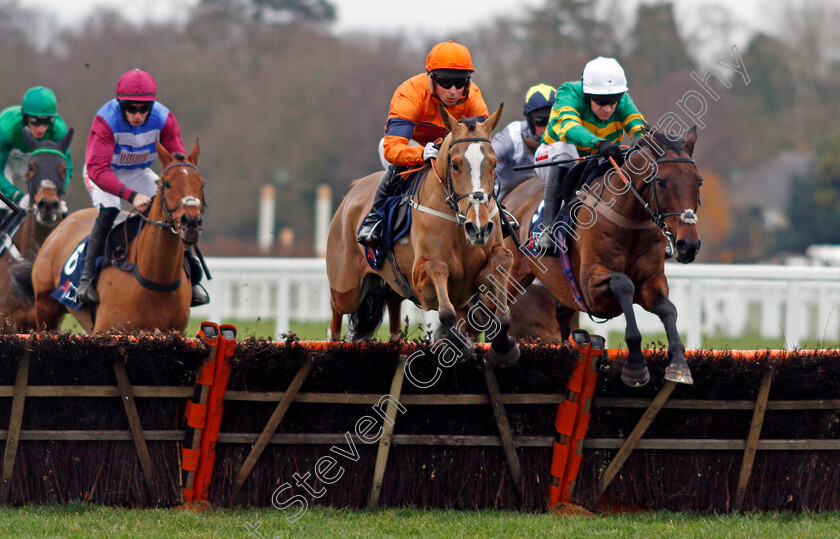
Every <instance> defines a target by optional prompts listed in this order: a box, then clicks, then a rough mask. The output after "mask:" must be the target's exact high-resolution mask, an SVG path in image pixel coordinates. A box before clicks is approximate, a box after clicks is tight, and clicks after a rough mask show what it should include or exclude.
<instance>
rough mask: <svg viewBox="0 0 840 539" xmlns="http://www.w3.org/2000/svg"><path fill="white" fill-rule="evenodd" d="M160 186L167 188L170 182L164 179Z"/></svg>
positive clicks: (170, 185)
mask: <svg viewBox="0 0 840 539" xmlns="http://www.w3.org/2000/svg"><path fill="white" fill-rule="evenodd" d="M160 186H161V187H163V188H164V189H169V188H170V187H172V184H170V183H169V182H168V181H167V180H164V181H163V183H161V185H160Z"/></svg>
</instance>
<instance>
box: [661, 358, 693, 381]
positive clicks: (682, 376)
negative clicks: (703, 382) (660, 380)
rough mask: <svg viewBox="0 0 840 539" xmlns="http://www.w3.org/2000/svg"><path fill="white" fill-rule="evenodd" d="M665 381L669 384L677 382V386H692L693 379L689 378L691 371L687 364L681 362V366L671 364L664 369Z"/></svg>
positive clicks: (674, 363)
mask: <svg viewBox="0 0 840 539" xmlns="http://www.w3.org/2000/svg"><path fill="white" fill-rule="evenodd" d="M665 380H667V381H669V382H677V383H678V384H689V385H691V384H693V383H694V378H692V377H691V369H689V368H688V364H687V363H686V362H685V361H683V362H682V365H677V364H676V362H673V361H672V362H671V364H670V365H668V367H667V368H666V369H665Z"/></svg>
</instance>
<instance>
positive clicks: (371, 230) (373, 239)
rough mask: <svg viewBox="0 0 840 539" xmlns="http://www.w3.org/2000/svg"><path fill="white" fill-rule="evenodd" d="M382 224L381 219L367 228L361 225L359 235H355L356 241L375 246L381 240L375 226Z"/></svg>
mask: <svg viewBox="0 0 840 539" xmlns="http://www.w3.org/2000/svg"><path fill="white" fill-rule="evenodd" d="M381 226H382V220H378V221H377V222H376V223H374V224H373V226H369V227H368V229H367V230H365V228H364V227H362V230H361V231H359V235H358V236H356V241H357V242H359V243H361V244H362V245H364V246H365V247H371V248H377V247H379V244H380V243H381V242H382V236H381V235H380V234H379V232H378V231H377V228H379V227H381Z"/></svg>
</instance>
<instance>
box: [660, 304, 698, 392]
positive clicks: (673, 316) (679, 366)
mask: <svg viewBox="0 0 840 539" xmlns="http://www.w3.org/2000/svg"><path fill="white" fill-rule="evenodd" d="M652 312H653V313H655V314H656V316H658V317H659V319H660V320H662V325H663V326H665V334H666V335H667V336H668V359H669V360H670V361H669V363H668V367H667V368H666V369H665V379H666V380H669V381H671V382H678V383H680V384H693V383H694V379H693V378H692V377H691V369H690V368H689V367H688V363H687V362H686V361H685V345H683V342H682V339H680V334H679V332H677V308H676V307H675V306H674V304H673V303H671V300H670V299H668V296H666V295H665V294H662V293H661V292H660V293H659V294H657V296H656V298H655V299H654V301H653V309H652Z"/></svg>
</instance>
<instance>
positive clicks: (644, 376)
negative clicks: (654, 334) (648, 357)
mask: <svg viewBox="0 0 840 539" xmlns="http://www.w3.org/2000/svg"><path fill="white" fill-rule="evenodd" d="M635 289H636V287H635V286H634V285H633V281H631V280H630V277H628V276H627V275H625V274H623V273H613V274H612V276H611V277H610V290H611V291H612V293H613V294H615V298H616V299H617V300H618V303H619V305H621V310H622V312H623V313H624V320H625V323H626V328H625V330H624V340H625V341H627V359H626V360H625V361H624V368H623V369H621V381H622V382H624V383H625V384H627V385H628V386H631V387H639V386H643V385H645V384H647V383H648V381H650V373H649V372H648V368H647V363H645V358H644V356H642V334H641V332H639V326H638V325H637V324H636V314H635V313H634V312H633V293H634V291H635Z"/></svg>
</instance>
